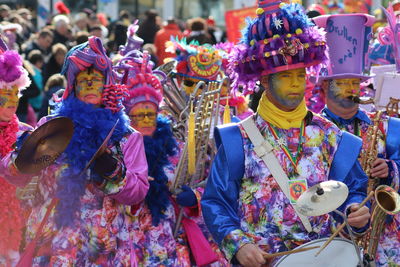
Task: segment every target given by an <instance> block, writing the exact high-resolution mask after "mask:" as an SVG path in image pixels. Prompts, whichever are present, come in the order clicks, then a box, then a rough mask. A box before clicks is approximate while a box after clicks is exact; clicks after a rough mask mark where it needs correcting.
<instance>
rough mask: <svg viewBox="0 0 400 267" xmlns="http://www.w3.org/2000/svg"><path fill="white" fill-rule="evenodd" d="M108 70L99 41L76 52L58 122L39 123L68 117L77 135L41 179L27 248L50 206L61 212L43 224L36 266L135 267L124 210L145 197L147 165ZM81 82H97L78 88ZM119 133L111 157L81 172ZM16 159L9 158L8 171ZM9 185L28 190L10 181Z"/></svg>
mask: <svg viewBox="0 0 400 267" xmlns="http://www.w3.org/2000/svg"><path fill="white" fill-rule="evenodd" d="M111 67H112V66H111V61H110V60H109V59H108V58H107V56H106V54H105V50H104V48H103V46H102V43H101V41H100V39H98V38H95V37H92V38H90V39H89V42H87V43H84V44H82V45H79V46H77V47H74V48H72V49H71V51H70V52H69V53H68V55H67V58H66V61H65V64H64V68H63V73H65V74H66V76H67V79H68V83H67V89H66V90H65V92H64V99H63V101H62V102H61V104H60V107H59V108H58V110H56V112H55V114H53V115H52V116H49V117H45V118H43V119H42V120H41V121H40V122H39V125H40V124H42V123H43V122H46V121H48V120H50V119H51V118H53V117H57V116H65V117H68V118H69V119H71V120H72V121H73V123H74V135H73V137H72V139H71V141H70V143H69V145H68V147H67V149H66V150H65V152H64V153H62V154H61V155H60V157H59V158H58V159H57V160H56V162H55V163H54V164H52V165H51V166H49V167H47V168H46V169H44V170H43V171H42V172H41V174H40V178H39V186H38V190H37V192H36V195H35V199H34V201H33V207H32V213H31V216H30V217H29V220H28V226H27V232H26V241H27V243H28V242H29V241H31V240H32V239H33V237H34V236H35V234H36V231H37V229H38V225H39V224H40V223H41V222H42V220H43V217H44V215H45V213H46V211H47V209H48V208H49V206H50V207H52V206H51V205H52V204H51V203H57V205H56V206H55V208H54V210H52V211H51V213H50V216H49V218H48V219H47V220H45V221H44V223H45V224H44V228H43V232H42V235H41V236H40V238H39V240H38V247H37V248H38V249H37V252H36V255H35V256H36V257H35V258H34V259H33V266H72V265H74V266H99V265H101V266H131V265H132V263H133V262H134V258H133V257H132V254H131V245H132V241H131V239H130V235H129V233H128V230H127V229H128V225H127V224H126V222H125V209H126V208H127V206H130V205H134V204H136V203H139V202H141V201H142V200H143V199H144V197H145V195H146V193H147V190H148V186H149V185H148V180H147V162H146V159H145V154H144V148H143V140H142V137H141V135H140V134H139V133H138V132H135V131H134V130H133V129H132V128H130V127H129V122H128V118H127V116H126V115H125V114H124V113H123V111H121V108H122V104H121V103H120V96H121V94H122V92H120V88H119V87H117V86H115V85H114V77H113V73H112V68H111ZM95 71H97V73H100V74H98V75H100V76H102V77H104V79H105V82H104V90H103V86H102V85H100V87H99V88H95V89H94V88H93V87H92V86H93V84H94V83H95V82H96V83H103V81H102V80H98V78H96V76H94V73H95ZM80 75H89V76H90V75H92V76H91V77H92V78H91V79H90V80H85V79H79V80H78V78H77V77H80ZM89 76H88V77H89ZM80 84H86V85H87V86H88V88H92V89H90V90H94V91H93V94H95V92H101V95H102V103H101V105H99V106H96V105H94V104H89V103H86V102H83V101H81V100H79V99H78V98H77V97H78V96H79V94H80V93H81V92H82V91H83V89H82V90H81V91H78V89H77V88H78V85H80ZM88 90H89V89H88ZM88 96H90V95H88ZM85 101H86V100H85ZM114 125H116V128H115V130H114V132H113V134H112V136H111V138H110V141H109V142H108V146H107V148H108V150H109V152H110V153H109V152H105V153H103V154H102V155H101V156H99V157H98V158H97V159H96V160H95V161H94V165H93V166H92V167H90V168H89V170H86V171H83V170H84V168H85V166H86V164H87V163H88V161H89V160H90V159H91V157H92V156H93V155H94V153H95V152H96V150H97V149H98V148H99V147H100V145H101V144H102V142H103V140H104V138H105V137H106V136H107V134H108V132H109V131H110V129H111V128H112V127H113V126H114ZM14 156H15V155H14V154H11V155H10V156H8V157H7V158H8V159H9V160H8V162H7V163H8V166H10V165H11V164H12V161H13V158H14ZM7 158H6V159H7ZM6 178H7V179H9V180H11V181H19V182H21V183H22V182H24V181H22V178H20V177H15V176H11V175H10V174H8V175H7V176H6ZM56 199H57V200H58V202H57V201H56V202H54V200H56Z"/></svg>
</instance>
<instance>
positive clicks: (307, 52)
mask: <svg viewBox="0 0 400 267" xmlns="http://www.w3.org/2000/svg"><path fill="white" fill-rule="evenodd" d="M258 6H259V7H258V9H257V11H256V12H257V15H258V17H257V18H255V19H254V20H251V19H248V20H247V27H246V29H245V30H244V32H243V38H242V41H241V45H238V46H236V47H235V48H234V51H232V53H231V61H230V68H231V69H232V74H231V79H232V81H233V84H232V86H233V87H234V88H238V86H239V85H243V87H244V93H245V94H249V93H251V92H252V91H253V90H254V88H255V83H256V82H257V81H258V80H259V79H260V76H263V75H268V74H272V73H277V72H281V71H285V70H291V69H297V68H313V69H314V71H317V70H319V68H320V64H321V63H326V61H327V59H328V58H327V45H326V42H325V32H324V31H323V30H321V29H318V28H317V27H316V26H315V25H314V24H313V23H312V22H311V20H310V19H309V18H308V17H307V16H306V14H305V13H304V10H303V8H302V6H301V5H299V4H285V3H281V1H279V0H278V1H277V0H263V1H261V0H260V1H259V3H258ZM317 73H318V72H317Z"/></svg>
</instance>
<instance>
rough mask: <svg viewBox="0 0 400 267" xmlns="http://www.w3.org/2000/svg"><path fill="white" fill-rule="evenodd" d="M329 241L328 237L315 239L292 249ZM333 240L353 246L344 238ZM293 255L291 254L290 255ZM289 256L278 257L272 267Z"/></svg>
mask: <svg viewBox="0 0 400 267" xmlns="http://www.w3.org/2000/svg"><path fill="white" fill-rule="evenodd" d="M328 239H329V237H324V238H319V239H315V240H311V241H310V242H307V243H304V244H302V245H300V246H297V247H295V248H294V249H298V248H302V247H305V246H306V245H307V246H308V245H312V244H314V243H315V242H317V241H318V242H320V241H322V240H323V241H326V240H328ZM334 240H340V241H345V242H347V243H349V244H351V245H352V246H353V242H351V241H350V240H348V239H346V238H340V237H335V238H333V240H332V241H334ZM292 255H293V254H292ZM289 256H291V255H285V256H282V257H280V258H279V260H278V261H277V262H276V263H274V266H276V265H278V264H279V263H281V262H282V261H283V260H284V259H286V258H287V257H289Z"/></svg>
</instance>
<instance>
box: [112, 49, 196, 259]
mask: <svg viewBox="0 0 400 267" xmlns="http://www.w3.org/2000/svg"><path fill="white" fill-rule="evenodd" d="M123 66H125V72H124V75H123V76H124V78H123V79H122V83H123V84H125V85H126V87H127V89H128V95H129V96H127V97H126V98H125V100H124V105H125V107H126V113H127V114H128V115H129V116H130V117H131V119H132V121H133V122H136V123H132V126H133V127H135V126H136V127H137V128H136V129H137V130H139V131H140V129H141V127H140V126H142V124H140V122H143V121H145V122H147V121H149V125H145V126H150V125H151V126H153V125H154V124H153V123H156V126H155V127H154V133H152V134H151V135H150V136H147V135H145V136H144V144H145V152H146V158H147V162H148V166H149V174H148V175H149V177H151V180H150V189H149V191H148V193H147V195H146V198H145V199H144V200H143V201H141V202H140V203H138V204H136V205H133V206H131V208H130V211H129V212H128V214H127V220H128V221H129V227H128V230H129V233H130V235H131V240H132V246H133V249H134V253H135V255H136V261H137V265H138V266H159V265H163V266H190V257H189V251H188V248H187V247H186V246H184V245H181V244H180V243H179V242H178V241H177V240H176V239H175V238H174V235H173V231H174V227H175V222H176V216H175V210H174V207H173V205H172V202H171V199H170V193H169V190H168V182H169V181H170V180H171V179H173V178H174V170H175V166H174V165H172V164H171V161H170V159H171V158H173V157H174V156H175V155H176V154H177V153H178V147H177V143H176V141H175V139H174V137H173V136H172V131H171V129H170V124H169V121H168V120H167V119H166V118H163V117H161V116H160V117H158V118H157V112H158V110H157V109H158V106H159V104H160V102H161V100H162V85H161V82H160V80H159V79H158V77H157V76H155V75H154V74H153V73H152V70H151V69H152V68H151V67H152V66H151V64H149V56H148V54H147V53H145V54H144V55H143V57H141V58H139V57H136V58H129V57H125V58H123V59H122V60H121V62H120V64H119V65H118V67H117V68H118V69H121V68H123ZM164 78H165V77H164ZM141 103H143V104H145V103H148V105H149V106H153V105H154V107H155V112H154V113H152V114H151V115H150V112H152V111H147V110H146V111H139V113H140V114H139V113H138V114H136V113H133V112H131V111H132V109H133V108H134V107H135V106H136V105H138V104H141ZM142 114H143V116H144V117H143V118H142V117H141V118H138V116H139V115H142ZM150 120H151V121H150Z"/></svg>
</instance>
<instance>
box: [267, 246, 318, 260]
mask: <svg viewBox="0 0 400 267" xmlns="http://www.w3.org/2000/svg"><path fill="white" fill-rule="evenodd" d="M319 247H320V246H314V247H309V248H298V249H294V250H289V251H283V252H277V253H272V254H270V253H268V254H267V255H264V258H265V259H272V258H275V257H280V256H285V255H290V254H294V253H299V252H303V251H307V250H311V249H316V248H319Z"/></svg>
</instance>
